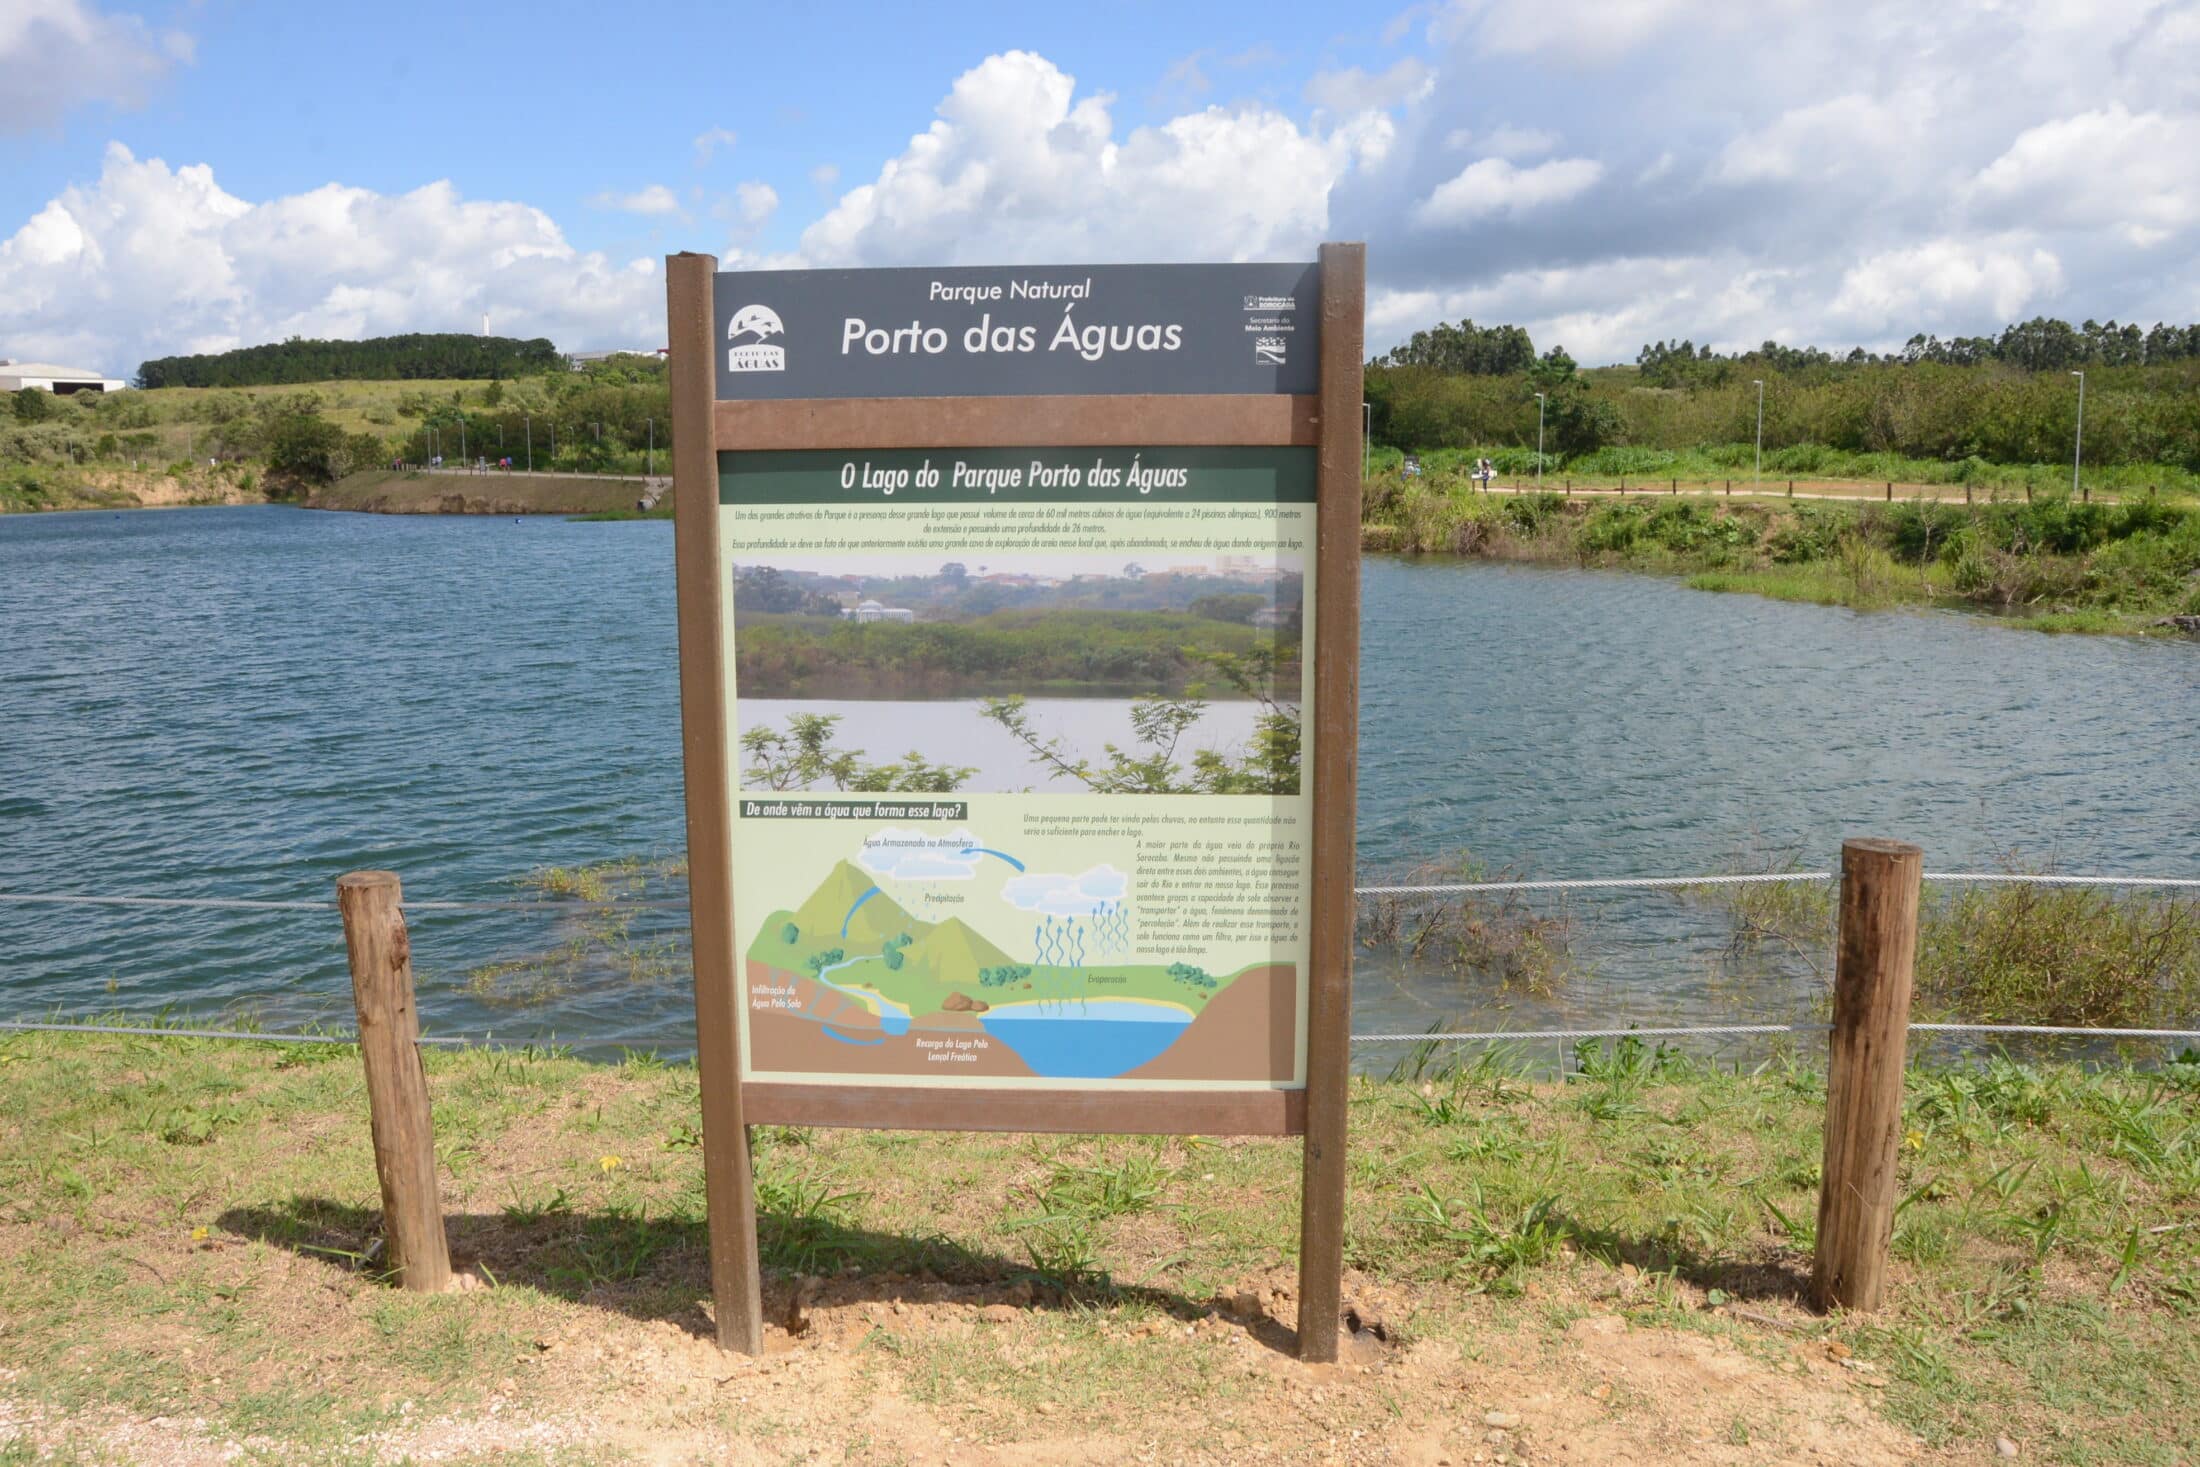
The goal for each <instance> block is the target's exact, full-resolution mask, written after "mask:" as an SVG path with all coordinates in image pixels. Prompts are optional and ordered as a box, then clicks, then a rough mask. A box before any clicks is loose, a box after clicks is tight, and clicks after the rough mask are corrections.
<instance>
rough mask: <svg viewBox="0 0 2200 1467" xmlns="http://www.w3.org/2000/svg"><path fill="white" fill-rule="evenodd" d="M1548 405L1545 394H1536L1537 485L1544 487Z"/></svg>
mask: <svg viewBox="0 0 2200 1467" xmlns="http://www.w3.org/2000/svg"><path fill="white" fill-rule="evenodd" d="M1546 405H1547V402H1546V399H1545V398H1544V395H1543V394H1542V393H1540V392H1538V393H1537V394H1536V395H1535V487H1536V488H1537V489H1539V490H1540V489H1541V488H1542V487H1543V409H1544V407H1545V406H1546Z"/></svg>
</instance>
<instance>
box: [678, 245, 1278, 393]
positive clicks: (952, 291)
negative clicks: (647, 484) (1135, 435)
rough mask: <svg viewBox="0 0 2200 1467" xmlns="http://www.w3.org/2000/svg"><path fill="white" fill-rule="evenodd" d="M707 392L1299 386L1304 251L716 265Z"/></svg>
mask: <svg viewBox="0 0 2200 1467" xmlns="http://www.w3.org/2000/svg"><path fill="white" fill-rule="evenodd" d="M713 300H714V306H715V323H716V335H715V339H716V343H717V355H718V361H717V386H718V397H719V399H720V400H721V401H744V400H788V399H799V398H865V397H1055V396H1069V395H1082V396H1120V395H1126V394H1149V393H1150V394H1164V395H1178V394H1187V393H1193V394H1228V395H1236V394H1270V393H1291V394H1310V393H1313V392H1315V391H1317V390H1318V388H1319V382H1320V372H1319V359H1320V334H1319V333H1320V321H1321V270H1320V267H1319V266H1318V265H1315V264H1313V263H1305V264H1295V263H1294V264H1239V265H1020V266H1019V265H1009V266H993V265H985V266H958V267H951V268H945V269H897V270H736V271H721V272H720V273H719V274H718V276H717V278H716V282H715V289H714V292H713Z"/></svg>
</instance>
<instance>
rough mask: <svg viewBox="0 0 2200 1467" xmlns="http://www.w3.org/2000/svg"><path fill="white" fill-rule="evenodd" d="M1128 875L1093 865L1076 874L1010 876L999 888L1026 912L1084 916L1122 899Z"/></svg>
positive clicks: (1110, 868)
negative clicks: (1087, 869)
mask: <svg viewBox="0 0 2200 1467" xmlns="http://www.w3.org/2000/svg"><path fill="white" fill-rule="evenodd" d="M1129 890H1130V878H1129V877H1128V876H1125V875H1124V874H1123V873H1122V872H1120V871H1118V870H1116V869H1115V868H1114V867H1113V866H1105V865H1102V866H1095V867H1093V868H1092V869H1091V870H1089V871H1085V872H1082V873H1080V874H1079V875H1076V876H1063V875H1058V874H1053V873H1048V872H1037V871H1034V872H1031V873H1029V874H1027V875H1023V876H1018V877H1014V878H1012V879H1011V880H1010V881H1009V882H1008V883H1007V884H1006V885H1004V886H1003V887H1002V888H1001V896H1002V898H1003V899H1004V900H1005V901H1007V902H1008V903H1009V905H1011V906H1013V907H1017V908H1020V909H1021V910H1023V911H1026V912H1045V913H1047V914H1048V915H1050V916H1055V917H1084V916H1089V915H1091V914H1092V913H1094V912H1096V911H1098V910H1099V909H1100V908H1101V907H1104V906H1106V905H1107V904H1108V903H1110V902H1119V901H1121V900H1123V897H1124V894H1125V893H1127V892H1128V891H1129Z"/></svg>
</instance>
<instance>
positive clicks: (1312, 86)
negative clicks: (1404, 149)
mask: <svg viewBox="0 0 2200 1467" xmlns="http://www.w3.org/2000/svg"><path fill="white" fill-rule="evenodd" d="M1435 84H1436V73H1435V72H1434V71H1433V70H1432V69H1431V68H1430V67H1429V64H1428V63H1427V62H1425V61H1422V60H1421V59H1419V58H1418V57H1414V56H1408V57H1405V58H1404V59H1402V60H1400V61H1398V62H1397V63H1396V64H1395V65H1393V66H1391V67H1390V68H1389V69H1388V70H1385V71H1378V72H1368V71H1364V70H1362V69H1361V68H1359V67H1357V66H1349V67H1346V68H1345V69H1344V70H1342V71H1323V72H1317V73H1316V74H1315V76H1314V78H1313V80H1311V81H1309V82H1308V83H1307V84H1306V100H1307V101H1309V102H1312V103H1313V104H1314V105H1315V106H1317V107H1326V108H1328V109H1329V110H1330V111H1332V112H1365V111H1369V110H1370V109H1374V108H1382V107H1396V106H1398V105H1399V104H1400V103H1402V102H1412V101H1416V100H1418V99H1420V98H1422V97H1425V96H1427V95H1428V90H1429V88H1430V87H1432V86H1434V85H1435Z"/></svg>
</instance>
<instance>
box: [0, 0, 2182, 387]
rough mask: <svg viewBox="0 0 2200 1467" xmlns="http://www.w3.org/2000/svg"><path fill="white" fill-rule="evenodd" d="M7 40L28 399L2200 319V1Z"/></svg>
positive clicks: (1602, 350)
mask: <svg viewBox="0 0 2200 1467" xmlns="http://www.w3.org/2000/svg"><path fill="white" fill-rule="evenodd" d="M460 10H461V7H454V6H448V5H442V4H433V5H431V4H417V3H411V0H390V3H384V4H378V5H373V6H366V5H359V6H352V5H345V4H338V3H333V0H326V3H317V4H315V5H313V6H310V7H309V6H296V5H289V4H275V3H246V0H196V3H160V4H153V5H144V6H132V5H130V4H128V3H107V0H0V357H13V358H15V359H17V360H58V361H61V362H64V363H66V364H69V365H73V366H80V367H94V368H98V369H101V370H104V371H108V372H110V373H115V374H117V375H127V374H128V373H130V372H132V371H134V370H135V369H136V366H137V364H138V362H140V361H141V360H143V359H145V358H147V357H151V356H158V355H166V354H171V353H180V352H196V351H218V350H224V349H227V348H230V347H234V346H241V345H250V344H253V343H257V342H263V341H274V340H282V339H284V338H286V337H290V336H309V337H310V336H322V337H327V336H334V337H356V336H375V335H384V334H388V333H392V332H400V331H478V330H480V329H481V320H482V316H483V314H484V312H486V313H487V314H488V316H489V319H490V324H491V328H492V330H494V331H495V332H496V333H497V334H499V335H515V336H548V337H550V338H551V339H552V340H553V341H555V342H556V343H557V344H558V346H559V347H560V348H562V349H564V350H568V351H577V350H588V349H601V348H609V347H629V346H631V347H654V346H656V345H659V344H660V343H661V342H662V340H663V336H664V285H663V257H664V256H665V255H666V254H667V253H670V252H673V251H678V250H683V249H692V250H700V251H706V252H710V253H714V254H716V255H717V256H718V257H719V259H720V261H721V264H722V266H723V267H724V268H729V269H734V268H752V267H753V268H799V267H811V266H851V265H852V266H875V265H944V264H985V263H1006V264H1082V263H1101V262H1120V261H1149V260H1151V261H1161V260H1291V259H1308V258H1311V257H1312V253H1313V250H1314V248H1315V246H1316V245H1318V244H1319V243H1320V242H1321V241H1323V240H1325V239H1361V240H1365V241H1366V242H1367V245H1368V269H1369V300H1368V342H1369V346H1370V348H1371V349H1372V350H1380V349H1383V348H1386V347H1388V346H1390V345H1392V344H1395V343H1396V342H1398V341H1400V340H1402V339H1403V338H1405V337H1407V336H1409V335H1410V334H1411V333H1412V332H1413V331H1414V330H1416V329H1420V328H1423V327H1426V326H1428V325H1431V324H1434V323H1435V322H1437V321H1439V320H1458V319H1460V318H1462V317H1471V318H1472V319H1474V320H1476V321H1478V322H1481V323H1483V324H1492V323H1496V322H1514V323H1518V324H1520V325H1523V326H1525V327H1527V328H1528V330H1529V332H1530V333H1531V335H1532V336H1533V338H1534V340H1535V343H1536V345H1537V348H1538V349H1539V350H1541V349H1544V348H1547V347H1550V346H1552V345H1563V346H1565V347H1566V348H1567V349H1568V350H1569V351H1570V352H1572V353H1573V355H1574V356H1575V357H1577V358H1578V359H1580V360H1582V361H1583V362H1585V363H1603V362H1613V361H1631V360H1633V359H1634V356H1635V353H1636V351H1637V350H1638V349H1639V348H1640V347H1641V346H1642V345H1643V344H1644V343H1645V342H1649V341H1654V340H1661V339H1668V338H1670V339H1676V340H1677V339H1679V338H1682V337H1687V338H1689V339H1692V340H1694V341H1696V342H1699V343H1702V342H1708V343H1710V344H1712V345H1714V346H1716V347H1718V348H1720V349H1722V350H1731V349H1738V348H1745V347H1749V346H1754V345H1756V344H1757V343H1759V342H1761V341H1765V340H1778V341H1781V342H1784V343H1787V344H1791V345H1818V346H1823V347H1827V348H1829V349H1845V348H1847V347H1849V346H1856V345H1861V346H1866V347H1871V348H1874V349H1885V348H1888V347H1893V346H1899V344H1900V343H1901V342H1902V341H1903V340H1905V339H1907V337H1908V336H1909V335H1910V334H1911V333H1912V332H1915V331H1928V332H1934V333H1937V334H1939V335H1941V336H1949V335H1959V334H1966V335H1967V334H1976V333H1985V332H1992V331H1995V330H1998V329H1999V328H2000V327H2001V326H2002V325H2004V324H2006V323H2008V322H2010V321H2013V320H2020V319H2024V318H2027V317H2030V316H2033V315H2038V314H2047V315H2059V316H2062V317H2064V318H2066V319H2068V320H2071V321H2073V322H2075V321H2081V320H2084V319H2086V318H2089V317H2090V318H2095V319H2100V320H2104V321H2105V320H2109V319H2116V320H2120V321H2138V322H2140V323H2142V324H2152V323H2153V322H2155V321H2157V320H2169V321H2175V322H2180V323H2183V322H2190V321H2194V320H2200V164H2196V163H2195V162H2194V161H2193V160H2195V159H2200V64H2196V63H2200V0H1976V3H1974V0H1935V3H1933V4H1930V5H1921V4H1917V3H1915V0H1844V3H1839V4H1835V3H1827V0H1758V3H1754V4H1751V5H1746V6H1745V5H1736V4H1733V3H1732V0H1433V3H1416V4H1410V5H1403V6H1398V5H1391V6H1386V5H1384V4H1375V5H1369V6H1359V7H1355V6H1336V5H1333V4H1332V5H1323V6H1317V5H1314V4H1310V3H1300V0H1263V3H1261V4H1257V5H1255V4H1235V3H1202V4H1196V5H1189V4H1184V3H1181V0H1176V3H1166V4H1163V3H1148V0H1131V3H1119V4H1112V5H1109V4H1096V5H1083V6H1063V5H1036V4H1031V3H1029V0H1023V3H1018V4H1000V3H983V4H968V5H954V4H949V5H942V6H931V7H915V6H901V5H891V6H888V5H881V6H876V7H869V6H858V5H851V4H835V3H830V0H826V3H812V4H806V5H796V6H789V5H785V4H774V5H770V6H757V5H747V4H738V5H726V4H720V5H682V4H678V3H666V4H662V5H658V6H655V7H649V8H646V9H623V8H613V7H604V6H596V5H590V6H582V5H571V4H562V3H554V0H550V3H537V4H533V5H528V6H511V7H489V6H482V7H465V8H464V13H458V12H459V11H460Z"/></svg>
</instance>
